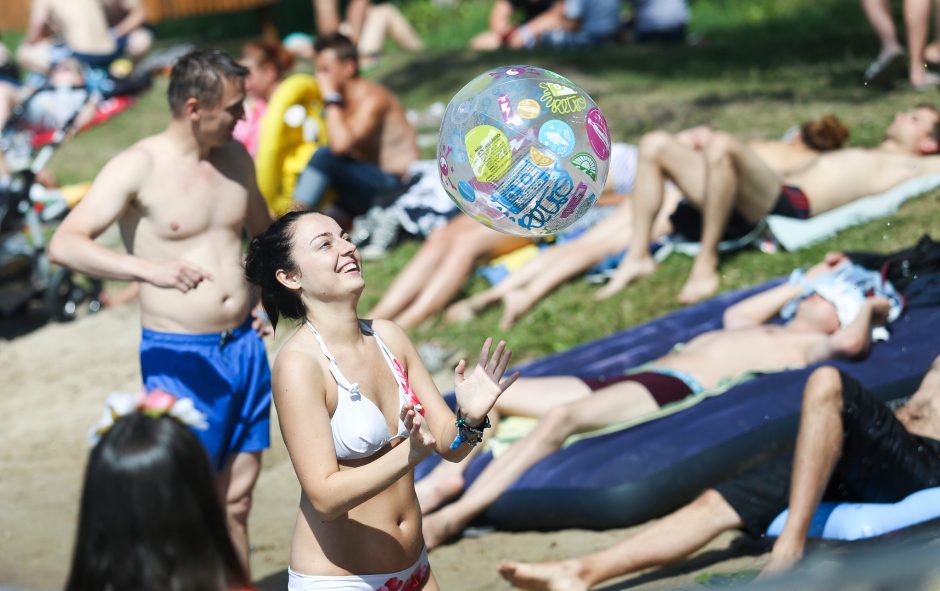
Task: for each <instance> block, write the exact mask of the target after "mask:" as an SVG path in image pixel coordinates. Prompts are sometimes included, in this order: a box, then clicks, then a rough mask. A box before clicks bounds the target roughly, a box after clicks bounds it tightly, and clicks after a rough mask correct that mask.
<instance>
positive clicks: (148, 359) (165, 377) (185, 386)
mask: <svg viewBox="0 0 940 591" xmlns="http://www.w3.org/2000/svg"><path fill="white" fill-rule="evenodd" d="M247 73H248V72H247V70H246V69H245V68H243V67H242V66H239V65H238V64H236V63H235V62H234V61H233V60H232V59H231V58H230V57H228V56H227V55H225V54H223V53H221V52H219V51H213V50H194V51H191V52H190V53H188V54H186V55H184V56H182V57H181V58H180V59H179V60H178V61H177V62H176V65H175V66H174V67H173V71H172V73H171V74H170V84H169V88H168V91H167V98H168V100H169V104H170V110H171V120H170V122H169V125H168V127H167V129H166V130H165V131H163V132H162V133H159V134H157V135H154V136H151V137H147V138H144V139H142V140H141V141H139V142H137V143H136V144H134V145H133V146H131V147H130V148H128V149H127V150H124V151H123V152H121V153H120V154H118V155H117V156H115V157H114V158H113V159H111V161H110V162H108V164H106V165H105V167H104V168H103V169H102V170H101V172H100V173H99V174H98V176H97V178H96V179H95V181H94V183H93V184H92V187H91V189H90V190H89V192H88V194H87V195H86V196H85V198H84V199H82V201H81V202H80V203H79V204H78V205H77V206H76V207H75V209H73V210H72V211H71V213H69V215H68V216H67V217H66V218H65V220H64V221H63V222H62V224H61V225H60V226H59V229H58V230H57V231H56V233H55V235H54V236H53V238H52V241H51V242H50V244H49V257H50V259H52V260H53V261H54V262H55V263H57V264H60V265H63V266H68V267H69V268H72V269H75V270H76V271H79V272H81V273H84V274H87V275H92V276H96V277H104V278H109V279H119V280H125V281H138V282H140V285H141V287H140V320H141V324H142V326H143V334H142V338H141V345H140V353H141V355H140V366H141V373H142V374H143V382H144V386H145V387H146V388H147V389H148V390H152V389H155V388H160V389H163V390H166V391H167V392H170V393H172V394H174V395H176V396H183V397H186V398H190V399H192V400H193V402H194V404H195V406H196V408H197V409H198V410H200V411H202V412H204V413H206V414H207V415H208V417H209V426H210V428H209V429H208V430H205V431H199V432H197V433H196V434H197V435H198V436H199V438H200V440H201V441H202V442H203V444H204V445H205V447H206V450H207V452H208V453H209V456H210V458H211V461H212V464H213V465H214V467H215V469H216V470H217V480H218V484H219V491H220V494H221V495H222V498H223V502H224V504H225V508H226V517H227V522H228V527H229V532H230V533H231V536H232V541H233V542H234V544H235V548H236V550H237V551H238V552H239V556H240V558H241V559H242V561H243V565H244V567H245V569H246V570H247V569H248V512H249V509H250V507H251V497H252V490H253V489H254V486H255V482H256V481H257V479H258V475H259V474H260V472H261V451H262V450H263V449H265V448H266V447H267V446H268V441H269V439H270V433H269V431H270V418H269V414H270V406H271V376H270V371H269V368H268V362H267V357H266V354H265V349H264V343H263V342H262V341H261V339H260V337H259V336H258V335H257V334H255V330H253V329H259V332H261V330H260V329H262V327H261V324H262V323H261V322H260V319H259V318H258V317H257V313H255V314H252V310H253V308H254V307H255V306H254V305H255V302H256V299H257V296H256V295H255V294H254V293H253V291H252V290H251V289H250V287H249V285H248V282H247V281H246V279H245V276H244V270H243V268H242V244H243V243H242V238H243V236H244V234H245V233H247V234H249V235H255V234H259V233H261V232H262V231H263V230H264V229H265V228H267V227H268V225H270V223H271V218H270V217H269V216H268V207H267V205H266V204H265V201H264V199H263V198H262V197H261V194H260V193H259V191H258V187H257V185H256V184H255V174H254V166H253V164H252V161H251V156H249V155H248V152H247V151H245V148H244V147H243V146H242V145H241V144H239V143H238V142H235V141H233V140H232V132H233V130H234V129H235V124H236V123H237V122H238V121H239V120H240V119H242V117H244V108H243V106H242V103H243V101H244V99H245V90H244V79H245V76H246V74H247ZM114 223H117V224H118V225H119V226H120V230H121V235H122V237H123V239H124V244H125V246H126V248H127V253H123V252H118V251H115V250H111V249H108V248H105V247H103V246H101V245H99V244H97V243H95V238H97V237H98V236H100V235H101V233H102V232H104V231H105V230H106V229H107V228H108V227H109V226H111V225H112V224H114ZM252 316H254V318H253V317H252ZM268 329H270V327H268Z"/></svg>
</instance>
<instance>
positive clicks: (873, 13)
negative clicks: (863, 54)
mask: <svg viewBox="0 0 940 591" xmlns="http://www.w3.org/2000/svg"><path fill="white" fill-rule="evenodd" d="M861 4H862V10H863V11H864V12H865V16H866V17H867V18H868V23H869V24H870V25H871V28H872V29H874V31H875V35H877V36H878V41H879V42H880V43H881V52H880V53H879V54H878V59H883V58H884V57H885V56H887V55H889V54H891V53H896V52H898V51H901V44H900V43H899V42H898V34H897V31H896V30H895V27H894V19H893V18H891V5H890V3H889V0H861Z"/></svg>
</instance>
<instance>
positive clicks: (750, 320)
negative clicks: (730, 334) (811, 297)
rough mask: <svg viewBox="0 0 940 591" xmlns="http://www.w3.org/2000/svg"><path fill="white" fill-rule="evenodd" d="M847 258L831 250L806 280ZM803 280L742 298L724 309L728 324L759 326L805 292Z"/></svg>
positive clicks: (725, 322) (731, 326) (829, 271)
mask: <svg viewBox="0 0 940 591" xmlns="http://www.w3.org/2000/svg"><path fill="white" fill-rule="evenodd" d="M846 262H848V257H846V256H845V254H843V253H841V252H828V253H826V256H825V257H824V258H823V260H822V261H821V262H819V263H817V264H815V265H813V266H812V267H811V268H810V269H809V271H807V272H806V276H805V277H806V280H807V281H812V280H813V279H815V278H817V277H819V276H821V275H825V274H827V273H832V272H833V271H834V270H835V269H836V268H837V267H839V266H840V265H842V264H844V263H846ZM803 287H804V286H803V283H802V282H796V283H784V284H782V285H778V286H777V287H774V288H771V289H768V290H767V291H762V292H760V293H758V294H755V295H752V296H751V297H749V298H747V299H744V300H741V301H740V302H738V303H737V304H734V305H733V306H731V307H729V308H728V309H726V310H725V313H724V318H723V320H724V327H725V328H746V327H749V326H760V325H761V324H764V323H765V322H767V321H768V320H770V319H771V318H773V317H774V316H776V315H777V314H779V313H780V310H781V309H783V307H784V306H785V305H786V304H787V302H789V301H790V300H792V299H793V298H795V297H797V296H799V295H800V294H802V293H803Z"/></svg>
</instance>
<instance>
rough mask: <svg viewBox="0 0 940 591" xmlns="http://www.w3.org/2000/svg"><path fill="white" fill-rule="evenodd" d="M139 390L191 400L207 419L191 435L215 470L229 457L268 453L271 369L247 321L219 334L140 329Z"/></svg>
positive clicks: (259, 342)
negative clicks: (141, 387)
mask: <svg viewBox="0 0 940 591" xmlns="http://www.w3.org/2000/svg"><path fill="white" fill-rule="evenodd" d="M140 371H141V374H142V375H143V380H144V388H145V389H147V390H148V391H149V390H153V389H157V388H159V389H162V390H165V391H167V392H169V393H170V394H173V395H175V396H180V397H186V398H191V399H192V400H193V403H194V404H195V406H196V408H197V409H198V410H200V411H201V412H203V413H205V414H206V416H207V417H208V423H209V428H208V429H206V430H198V429H197V430H194V431H193V432H194V433H195V434H196V435H197V436H198V437H199V439H200V440H201V441H202V443H203V445H205V447H206V450H207V451H208V452H209V457H210V460H211V461H212V464H213V466H214V467H215V469H216V470H222V469H223V468H225V464H226V462H227V461H228V460H229V458H230V456H231V455H233V454H236V453H239V452H254V451H261V450H263V449H267V448H268V446H269V445H270V442H271V433H270V427H271V370H270V368H269V367H268V358H267V355H266V354H265V349H264V343H263V342H262V340H261V337H259V336H258V334H257V333H256V332H255V331H254V330H252V328H251V318H249V319H248V320H246V321H245V323H244V324H242V325H241V326H239V327H238V328H235V329H232V330H229V331H225V332H221V333H202V334H183V333H169V332H159V331H155V330H149V329H144V330H143V333H142V335H141V341H140Z"/></svg>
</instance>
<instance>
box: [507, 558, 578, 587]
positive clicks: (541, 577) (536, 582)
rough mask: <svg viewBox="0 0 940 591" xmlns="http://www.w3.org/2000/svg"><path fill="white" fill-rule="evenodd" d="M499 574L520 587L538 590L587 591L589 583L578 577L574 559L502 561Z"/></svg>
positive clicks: (514, 585)
mask: <svg viewBox="0 0 940 591" xmlns="http://www.w3.org/2000/svg"><path fill="white" fill-rule="evenodd" d="M499 574H500V575H501V576H502V577H503V578H504V579H506V580H507V581H509V582H510V583H512V585H513V587H519V588H520V589H535V590H537V591H587V589H588V585H587V583H585V582H584V581H582V580H581V578H580V577H578V565H577V563H575V562H574V561H571V560H567V561H565V562H543V563H540V564H528V563H525V562H501V563H499Z"/></svg>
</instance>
